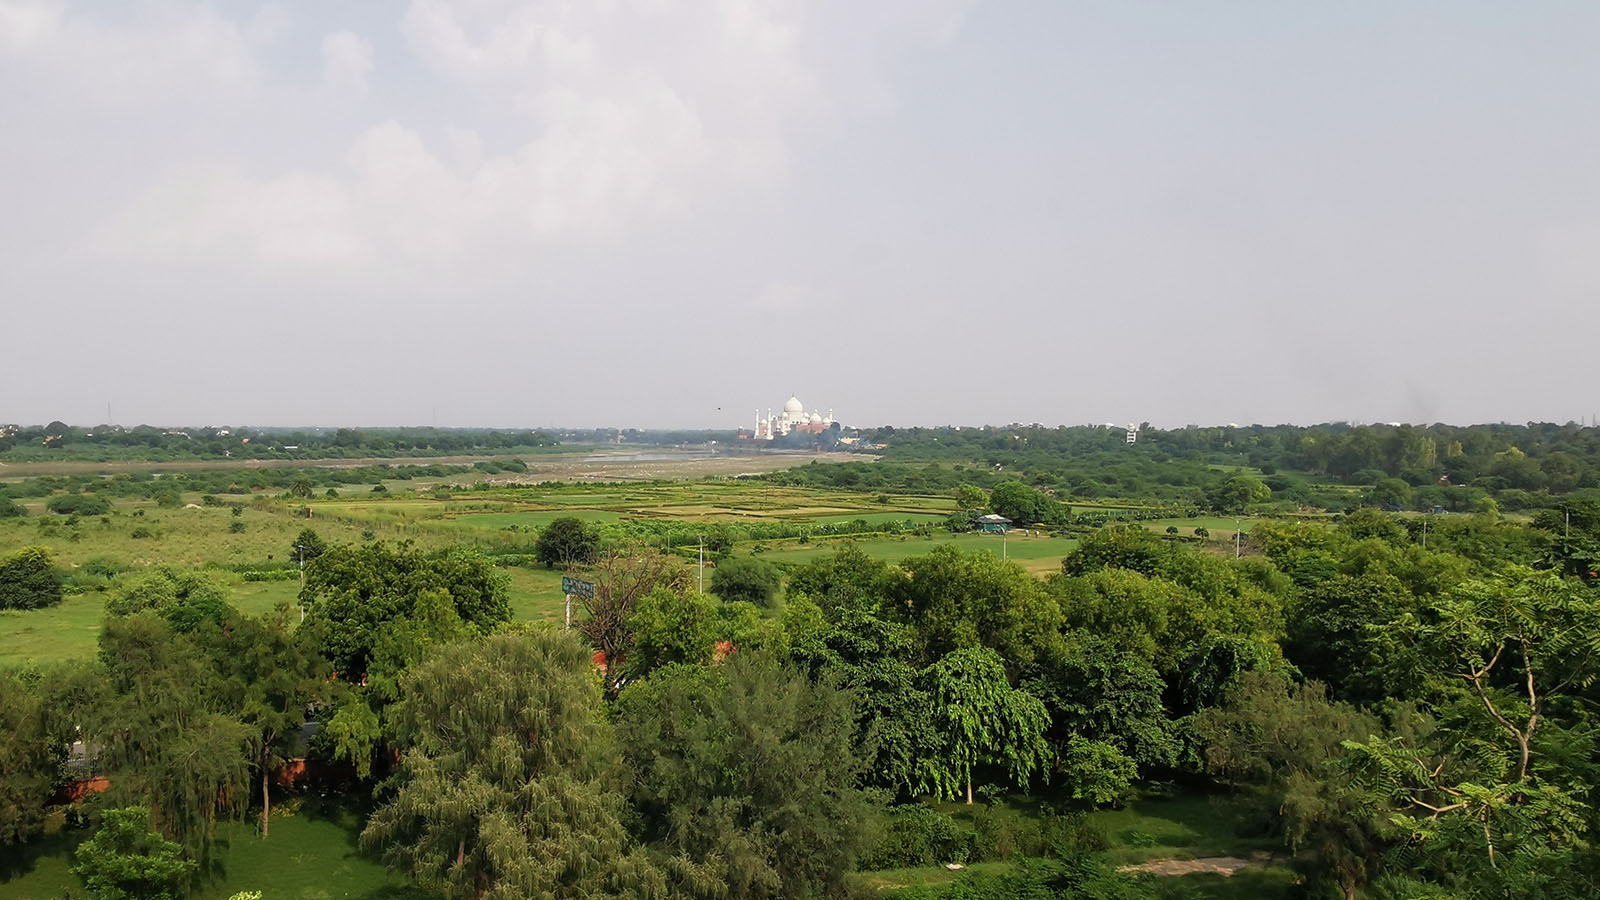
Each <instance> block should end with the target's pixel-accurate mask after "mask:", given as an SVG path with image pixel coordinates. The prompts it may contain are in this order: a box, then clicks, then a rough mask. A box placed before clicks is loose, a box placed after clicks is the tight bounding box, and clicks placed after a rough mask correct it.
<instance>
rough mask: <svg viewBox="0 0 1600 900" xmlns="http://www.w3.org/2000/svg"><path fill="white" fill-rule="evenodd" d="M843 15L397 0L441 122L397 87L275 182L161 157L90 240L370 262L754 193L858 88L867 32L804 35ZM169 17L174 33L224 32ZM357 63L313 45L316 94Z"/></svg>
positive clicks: (363, 89) (590, 236)
mask: <svg viewBox="0 0 1600 900" xmlns="http://www.w3.org/2000/svg"><path fill="white" fill-rule="evenodd" d="M854 10H855V7H854V6H852V5H846V4H840V5H838V6H837V7H824V6H800V7H791V6H784V5H781V4H776V3H770V2H765V0H719V2H715V3H692V4H679V3H668V2H662V0H611V2H604V3H598V2H597V3H567V2H510V0H457V2H446V0H413V2H412V3H411V4H410V5H409V6H408V7H407V8H406V10H405V12H404V14H403V16H402V17H401V20H400V33H401V35H402V36H403V40H404V41H405V44H406V47H407V48H409V50H410V52H411V53H412V54H413V55H414V57H415V59H416V60H417V62H418V63H420V65H421V67H422V71H423V72H424V73H426V74H427V75H429V76H431V77H433V78H435V79H437V81H438V84H437V85H435V86H432V87H433V89H435V90H436V91H438V92H440V96H446V97H450V98H452V100H451V101H450V102H449V108H450V115H451V119H453V120H454V121H444V122H440V121H436V120H430V113H432V114H434V115H436V114H437V111H435V110H429V109H426V108H425V107H415V106H411V105H408V104H406V103H405V100H404V98H401V99H400V100H399V101H395V102H396V103H398V104H399V105H398V106H395V105H393V104H391V106H390V107H389V108H385V110H384V114H385V115H388V116H390V117H391V119H390V121H387V122H385V123H383V124H381V125H376V126H371V127H367V128H365V129H364V130H362V131H361V132H360V133H359V134H357V135H355V136H354V137H353V138H347V139H346V141H345V142H344V145H345V146H346V147H347V151H346V153H345V155H344V158H343V159H342V160H331V159H330V160H325V161H323V162H322V163H320V164H318V163H316V162H315V161H307V160H304V159H302V160H301V161H300V162H299V163H298V164H297V165H296V166H295V167H294V168H292V169H288V170H284V169H279V170H278V171H277V172H275V173H274V172H272V171H270V170H269V171H267V172H265V173H261V172H255V173H252V167H251V166H250V165H249V164H248V162H247V161H246V160H244V159H240V160H237V161H231V160H215V159H214V160H211V161H208V162H189V163H180V164H177V165H176V166H174V167H173V168H171V169H169V170H168V171H167V173H166V174H165V176H164V177H162V178H161V179H159V180H158V181H157V182H156V183H155V184H154V185H152V186H151V187H150V188H149V190H147V191H145V192H144V193H143V195H142V196H141V197H140V198H139V199H138V200H137V201H136V202H135V203H134V204H133V205H132V206H131V207H130V208H128V209H126V210H124V211H123V212H122V213H121V214H120V215H118V216H117V217H116V218H115V220H114V221H112V222H111V224H110V225H109V226H108V227H107V228H105V229H104V230H103V231H102V233H101V239H102V240H101V246H102V247H110V248H112V249H115V250H117V251H118V252H119V253H121V254H123V255H133V256H157V257H161V256H180V257H181V256H187V255H190V254H195V253H203V254H225V255H230V256H241V257H243V258H244V259H248V260H254V261H256V262H263V263H281V262H294V263H296V264H317V265H335V264H337V265H345V266H361V265H364V264H368V263H377V262H379V261H381V262H382V264H383V265H385V266H392V265H396V264H401V263H405V264H426V263H428V262H430V261H431V262H435V263H440V264H446V263H451V262H459V261H461V260H462V259H463V258H465V257H466V256H468V255H470V254H482V253H484V252H488V248H495V247H501V248H503V247H516V246H522V247H529V246H538V245H544V244H549V243H551V242H562V241H579V242H592V241H602V240H609V239H612V238H615V237H617V236H620V235H622V234H624V233H626V232H627V231H629V230H630V229H633V228H636V227H649V226H650V225H651V224H652V223H656V222H660V221H662V220H664V219H671V218H675V217H682V216H685V215H687V214H688V213H689V212H690V211H691V210H692V209H694V208H696V206H697V204H698V203H699V202H701V200H700V198H702V197H722V196H728V195H730V194H733V195H737V194H738V193H741V192H745V191H749V190H752V189H754V190H763V189H765V188H767V187H768V186H770V185H773V184H775V183H776V182H777V181H778V180H780V179H781V178H782V176H783V173H784V172H785V171H786V169H787V166H788V159H789V156H790V154H791V152H792V145H793V143H794V141H795V139H796V135H797V134H801V133H804V132H805V131H806V129H808V128H811V127H813V126H814V125H815V124H817V123H819V122H827V121H829V120H830V117H833V116H837V115H840V110H846V111H848V110H850V109H851V108H852V107H853V106H854V105H855V104H856V103H857V102H858V98H859V97H860V96H861V95H863V94H864V93H865V94H871V93H873V91H874V90H877V89H874V88H870V87H867V86H864V84H863V82H864V81H871V80H874V79H876V78H878V76H877V75H876V73H875V71H874V70H875V68H876V66H877V65H878V63H877V62H876V61H874V60H872V59H870V58H868V57H870V56H871V55H872V54H873V53H876V52H877V48H876V46H875V45H874V44H873V42H872V41H871V40H867V39H865V38H862V39H856V38H852V43H851V44H850V45H849V46H846V47H844V48H842V49H840V48H832V47H824V46H821V45H820V42H821V41H823V40H824V38H823V37H821V36H819V35H817V34H813V33H811V32H813V31H818V30H826V31H828V32H830V33H834V32H837V31H838V29H837V28H835V27H831V26H830V27H826V28H825V27H824V26H825V25H826V23H824V22H821V21H819V20H818V19H819V17H820V16H824V15H832V16H836V17H840V18H843V19H845V20H847V21H852V20H853V19H855V18H861V17H860V15H859V13H857V12H855V11H854ZM189 12H190V16H189V18H188V20H187V21H189V22H190V24H191V27H193V28H196V29H199V28H200V27H201V26H203V25H208V26H211V27H214V28H221V27H222V26H223V25H224V24H225V23H222V22H221V20H218V19H216V18H215V17H214V16H210V17H208V16H209V14H208V13H206V12H205V10H204V9H203V8H200V7H195V8H193V9H191V10H190V11H189ZM925 17H926V14H925V13H924V12H923V11H922V8H921V7H915V6H908V7H906V8H905V9H903V10H901V11H899V12H896V13H892V14H888V15H885V14H883V13H874V14H872V15H870V16H866V17H865V21H867V22H868V23H869V27H871V28H872V29H874V30H875V31H876V33H877V36H878V37H882V38H884V39H885V40H886V41H887V42H888V43H898V42H903V41H905V40H922V39H923V38H921V37H916V36H915V35H917V34H920V32H921V31H923V30H926V26H925V25H918V26H916V27H909V26H907V25H906V24H905V22H904V21H902V20H904V19H921V18H925ZM934 18H937V19H939V20H940V21H943V14H942V13H941V14H937V15H935V16H934ZM228 27H229V28H230V29H231V36H230V37H229V38H228V39H227V40H226V41H221V43H223V44H224V45H226V46H227V47H229V48H232V49H231V50H230V51H229V52H230V53H236V54H237V58H238V60H239V61H240V62H238V64H237V66H236V68H237V69H238V70H239V71H240V72H244V71H247V70H248V69H249V66H250V65H253V59H252V57H251V56H250V48H249V41H248V40H246V38H245V37H243V36H241V34H240V31H239V29H237V28H232V27H231V26H228ZM846 30H847V31H848V30H849V29H846ZM369 33H370V32H369ZM908 35H910V37H908ZM124 38H125V39H126V40H127V41H128V43H129V44H130V45H132V44H133V43H135V39H134V36H133V35H124ZM139 39H140V40H146V39H149V36H148V35H144V34H141V35H140V36H139ZM258 39H259V36H258ZM375 54H376V51H375V48H374V46H373V44H372V43H371V42H370V41H368V40H367V39H366V38H363V37H361V36H360V35H357V34H355V33H354V32H351V31H340V32H337V33H334V34H329V35H327V36H326V37H324V38H323V40H322V44H321V58H322V72H321V80H320V90H321V92H322V93H324V94H327V95H330V96H335V97H343V98H362V97H365V96H366V95H367V94H368V83H369V78H372V77H378V76H377V75H375V74H374V69H373V60H374V57H375ZM388 68H389V67H387V66H386V71H387V70H388ZM199 185H203V188H201V187H197V186H199Z"/></svg>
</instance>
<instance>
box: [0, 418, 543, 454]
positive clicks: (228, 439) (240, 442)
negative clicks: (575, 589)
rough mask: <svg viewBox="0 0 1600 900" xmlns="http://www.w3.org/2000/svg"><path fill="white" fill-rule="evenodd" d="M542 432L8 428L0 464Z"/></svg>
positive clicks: (356, 450) (507, 445)
mask: <svg viewBox="0 0 1600 900" xmlns="http://www.w3.org/2000/svg"><path fill="white" fill-rule="evenodd" d="M556 445H557V441H556V439H555V438H554V437H552V436H551V435H549V434H546V433H545V432H542V431H531V430H527V429H521V430H495V429H481V428H337V429H333V428H329V429H273V428H221V427H212V426H206V427H194V428H159V427H155V426H151V425H137V426H134V427H131V428H122V427H119V426H115V425H95V426H77V425H67V424H66V423H64V422H51V423H49V424H48V425H26V426H19V425H10V426H5V427H3V428H0V459H11V460H31V459H55V458H70V459H102V460H111V459H153V460H168V459H226V458H230V457H231V458H236V459H317V458H334V459H337V458H352V457H363V456H378V457H389V456H442V455H454V454H484V455H488V454H499V453H511V452H518V451H530V450H536V449H540V448H549V447H555V446H556Z"/></svg>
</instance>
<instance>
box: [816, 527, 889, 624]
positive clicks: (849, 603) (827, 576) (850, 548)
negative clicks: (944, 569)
mask: <svg viewBox="0 0 1600 900" xmlns="http://www.w3.org/2000/svg"><path fill="white" fill-rule="evenodd" d="M903 576H904V573H902V572H900V571H898V570H896V569H895V568H894V567H892V566H890V565H889V564H888V563H886V562H884V561H882V560H879V559H873V558H872V557H870V556H868V555H867V554H866V553H865V552H864V551H862V550H861V548H859V547H856V546H854V545H846V546H845V548H844V549H842V550H840V551H839V552H838V553H835V554H833V555H832V556H823V557H819V558H817V559H814V560H812V561H811V562H809V563H806V564H805V565H804V566H802V567H800V569H799V570H797V571H796V572H795V573H794V574H793V575H791V576H790V577H789V596H790V597H795V596H805V597H810V598H811V599H812V600H813V601H815V602H816V604H817V606H818V607H819V608H821V609H822V611H823V612H824V613H826V614H827V615H828V616H829V617H830V618H837V617H838V616H839V614H840V612H841V611H842V610H845V609H876V608H877V607H878V605H879V604H880V603H881V602H882V601H883V600H884V599H886V598H888V597H889V596H890V594H891V592H892V591H893V589H894V586H895V585H896V584H898V583H899V582H900V581H901V580H903Z"/></svg>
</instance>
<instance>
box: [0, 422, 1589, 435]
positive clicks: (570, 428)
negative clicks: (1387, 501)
mask: <svg viewBox="0 0 1600 900" xmlns="http://www.w3.org/2000/svg"><path fill="white" fill-rule="evenodd" d="M52 421H55V422H60V421H61V420H59V419H56V420H52ZM48 424H49V423H33V424H23V423H20V422H0V434H4V433H5V432H6V431H7V430H10V429H17V430H21V429H44V428H46V427H48ZM61 424H63V425H66V426H67V427H68V428H73V429H78V430H84V431H92V430H95V429H106V428H115V429H121V430H132V429H135V428H161V429H168V430H184V429H212V430H217V429H229V430H232V429H241V428H243V429H254V430H258V431H274V432H278V431H337V430H339V429H344V428H348V429H354V430H361V429H417V430H425V429H433V430H436V431H542V432H547V433H565V432H577V431H614V432H628V431H635V432H641V433H649V432H664V431H694V432H707V433H712V432H715V433H725V432H740V431H743V430H745V429H744V426H743V425H717V426H708V425H654V426H639V425H563V426H554V425H438V424H431V425H430V424H374V423H367V424H360V425H352V424H348V423H346V424H340V425H314V424H298V425H263V424H250V423H229V422H223V423H220V424H210V423H205V424H195V423H178V424H173V423H152V422H140V423H138V424H135V425H123V424H120V423H115V422H98V423H95V424H92V425H75V424H72V423H70V422H61ZM837 424H839V425H840V427H841V428H848V429H851V430H855V431H873V430H877V429H882V428H896V429H907V428H924V429H930V430H932V429H952V430H961V431H967V430H971V431H981V430H985V429H1003V428H1043V429H1052V430H1053V429H1057V428H1117V429H1128V428H1138V429H1139V430H1146V429H1152V430H1155V431H1185V430H1188V429H1200V428H1236V429H1244V428H1318V427H1323V426H1328V425H1343V426H1347V427H1350V428H1363V427H1372V426H1382V427H1386V428H1402V427H1412V428H1432V427H1436V426H1443V427H1446V428H1482V427H1489V426H1510V427H1516V428H1526V427H1533V426H1545V425H1551V426H1556V427H1565V426H1568V425H1575V426H1577V427H1579V428H1593V427H1596V426H1597V424H1600V423H1597V422H1596V421H1589V422H1585V421H1583V420H1582V419H1568V420H1567V421H1565V422H1555V421H1533V420H1524V421H1521V422H1511V421H1507V420H1503V419H1502V420H1500V421H1492V422H1491V421H1480V422H1467V423H1456V422H1445V421H1433V422H1403V421H1392V420H1390V421H1378V420H1370V421H1369V420H1360V419H1326V420H1323V421H1319V422H1311V423H1304V424H1302V423H1298V422H1277V423H1271V424H1268V423H1263V422H1251V423H1239V422H1212V423H1196V422H1191V423H1186V424H1184V425H1180V426H1162V425H1157V424H1153V423H1149V422H1129V423H1118V422H1078V423H1075V424H1066V423H1062V424H1057V425H1047V424H1044V423H1041V422H1007V423H1003V424H992V423H986V424H980V425H970V424H958V423H952V422H946V423H941V424H936V425H926V424H898V423H889V422H886V423H881V424H877V425H845V424H843V423H842V422H841V423H837Z"/></svg>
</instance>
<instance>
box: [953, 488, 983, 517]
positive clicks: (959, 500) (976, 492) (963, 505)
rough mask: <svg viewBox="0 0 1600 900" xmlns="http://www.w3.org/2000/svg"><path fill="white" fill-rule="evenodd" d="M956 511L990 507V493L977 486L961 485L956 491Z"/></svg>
mask: <svg viewBox="0 0 1600 900" xmlns="http://www.w3.org/2000/svg"><path fill="white" fill-rule="evenodd" d="M955 497H956V509H959V510H965V511H968V512H970V511H972V510H975V509H984V508H986V507H988V505H989V492H988V491H986V490H984V489H983V488H981V487H978V486H977V485H975V484H960V485H957V486H956V489H955Z"/></svg>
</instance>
